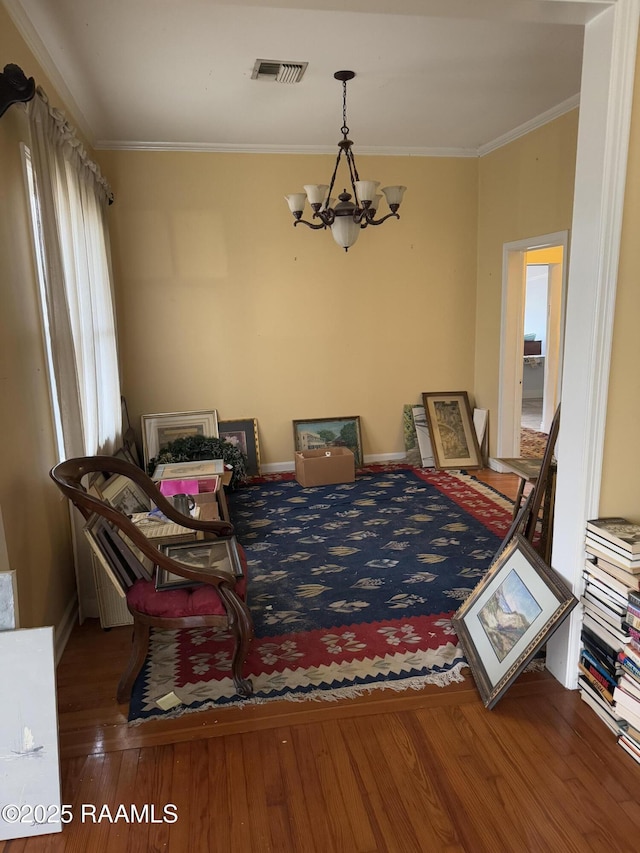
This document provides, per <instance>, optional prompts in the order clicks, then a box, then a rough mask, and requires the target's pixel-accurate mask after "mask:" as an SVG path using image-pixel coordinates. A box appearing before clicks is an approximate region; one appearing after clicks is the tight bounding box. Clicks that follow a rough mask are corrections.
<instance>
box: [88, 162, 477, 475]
mask: <svg viewBox="0 0 640 853" xmlns="http://www.w3.org/2000/svg"><path fill="white" fill-rule="evenodd" d="M97 156H98V157H99V159H100V163H101V166H102V168H103V171H104V173H105V174H106V175H107V176H108V178H109V181H110V183H111V185H112V188H113V190H114V193H115V198H116V201H115V204H114V205H113V206H112V208H111V209H110V223H111V241H112V250H113V258H114V272H115V280H116V287H117V302H118V324H119V338H120V344H121V358H122V364H123V390H124V393H125V395H126V397H127V402H128V405H129V411H130V415H131V419H132V422H133V423H134V424H136V425H137V424H138V423H139V416H140V414H142V413H151V412H163V411H180V410H189V409H207V408H216V409H217V410H218V413H219V416H220V417H221V418H227V419H229V418H243V417H256V418H257V419H258V424H259V430H260V442H261V456H262V461H263V462H265V463H282V462H286V461H290V460H292V459H293V437H292V426H291V422H292V420H293V419H295V418H321V417H325V416H326V417H335V416H342V415H360V417H361V425H362V437H363V445H364V453H365V455H367V454H380V453H390V452H400V451H403V449H404V445H403V439H402V425H401V415H402V406H403V404H405V403H413V402H418V401H419V400H420V394H421V392H422V391H442V390H462V389H465V390H468V391H469V392H471V391H472V390H473V360H474V327H475V287H476V208H477V192H476V176H477V161H476V160H474V159H460V158H458V159H438V158H432V159H426V158H392V157H378V158H376V157H358V155H357V151H356V157H357V159H358V167H359V172H360V175H361V176H363V177H368V176H373V177H375V178H376V179H379V180H381V181H383V185H384V184H385V183H403V184H406V185H407V186H408V187H409V189H408V191H407V193H406V194H405V199H404V202H403V205H402V207H401V209H400V215H401V219H400V221H395V220H390V221H388V222H386V223H385V224H384V225H382V226H380V227H378V228H369V229H367V230H366V231H364V232H363V233H361V235H360V237H359V240H358V242H357V243H356V244H355V246H353V247H352V248H351V249H350V250H349V252H348V253H345V252H344V250H342V249H341V248H340V247H338V246H337V245H336V244H335V243H334V241H333V238H332V237H331V235H330V233H329V232H324V233H321V232H315V231H311V230H310V229H308V228H306V227H305V226H303V225H299V226H297V227H296V228H294V227H293V224H292V223H293V219H292V217H291V214H290V212H289V209H288V207H287V205H286V202H285V201H284V198H283V195H284V194H285V193H287V192H294V191H299V190H301V188H302V185H303V184H304V183H309V182H313V183H321V182H322V181H323V180H325V181H326V179H328V177H329V176H330V174H331V171H332V168H333V164H334V161H335V158H334V157H333V156H308V155H295V156H285V155H247V154H241V155H233V154H215V153H181V152H127V151H121V152H115V151H114V152H98V155H97ZM343 180H344V178H343ZM341 188H342V187H341Z"/></svg>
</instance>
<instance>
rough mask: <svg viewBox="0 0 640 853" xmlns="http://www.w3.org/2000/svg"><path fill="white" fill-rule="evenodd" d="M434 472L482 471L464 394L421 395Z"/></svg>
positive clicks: (465, 394)
mask: <svg viewBox="0 0 640 853" xmlns="http://www.w3.org/2000/svg"><path fill="white" fill-rule="evenodd" d="M422 400H423V402H424V409H425V412H426V415H427V423H428V425H429V434H430V436H431V445H432V450H433V457H434V460H435V464H436V468H440V469H442V468H482V457H481V455H480V448H479V447H478V438H477V436H476V430H475V427H474V425H473V416H472V414H471V407H470V406H469V397H468V396H467V392H466V391H443V392H439V393H435V392H430V391H425V392H423V394H422Z"/></svg>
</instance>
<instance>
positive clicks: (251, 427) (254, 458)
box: [218, 418, 260, 477]
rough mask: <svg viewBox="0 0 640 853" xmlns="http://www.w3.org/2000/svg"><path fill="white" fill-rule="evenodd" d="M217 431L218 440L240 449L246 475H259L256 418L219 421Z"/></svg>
mask: <svg viewBox="0 0 640 853" xmlns="http://www.w3.org/2000/svg"><path fill="white" fill-rule="evenodd" d="M218 431H219V433H218V434H219V437H220V438H223V439H224V440H225V441H228V442H230V443H231V444H233V445H234V446H235V447H238V448H240V450H241V451H242V452H243V453H244V455H245V456H246V457H247V474H248V475H249V476H250V477H257V476H258V475H259V474H260V445H259V443H258V421H257V420H256V418H244V419H240V420H236V421H219V422H218Z"/></svg>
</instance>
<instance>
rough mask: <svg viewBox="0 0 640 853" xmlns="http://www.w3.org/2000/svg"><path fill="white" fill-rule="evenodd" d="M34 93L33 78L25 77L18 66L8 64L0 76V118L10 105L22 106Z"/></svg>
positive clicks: (34, 84)
mask: <svg viewBox="0 0 640 853" xmlns="http://www.w3.org/2000/svg"><path fill="white" fill-rule="evenodd" d="M35 93H36V83H35V80H34V79H33V77H29V79H28V80H27V78H26V77H25V73H24V71H23V70H22V68H20V66H19V65H14V64H13V63H9V64H8V65H5V66H4V70H3V72H2V74H0V116H2V115H4V113H5V112H6V111H7V109H8V108H9V107H10V106H11V104H24V103H26V102H27V101H30V100H31V99H32V98H33V96H34V95H35Z"/></svg>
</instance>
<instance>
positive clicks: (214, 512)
mask: <svg viewBox="0 0 640 853" xmlns="http://www.w3.org/2000/svg"><path fill="white" fill-rule="evenodd" d="M193 499H194V501H195V502H196V506H197V507H199V508H200V521H218V520H219V519H220V507H219V505H218V495H217V494H216V492H201V493H200V494H198V495H194V496H193Z"/></svg>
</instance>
